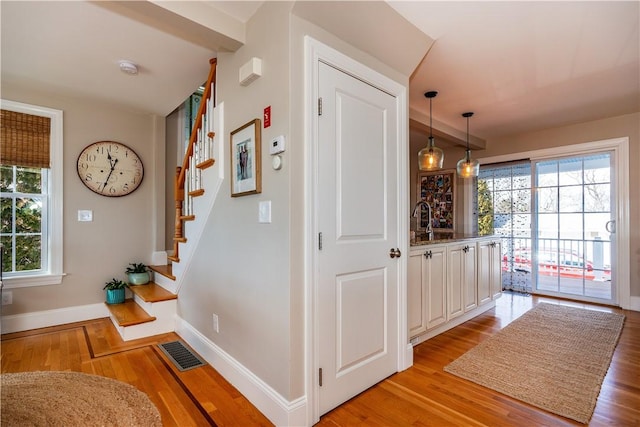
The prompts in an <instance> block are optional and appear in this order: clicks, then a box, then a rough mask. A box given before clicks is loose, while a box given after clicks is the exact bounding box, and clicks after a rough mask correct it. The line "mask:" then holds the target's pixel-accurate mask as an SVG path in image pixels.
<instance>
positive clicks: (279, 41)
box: [178, 2, 299, 397]
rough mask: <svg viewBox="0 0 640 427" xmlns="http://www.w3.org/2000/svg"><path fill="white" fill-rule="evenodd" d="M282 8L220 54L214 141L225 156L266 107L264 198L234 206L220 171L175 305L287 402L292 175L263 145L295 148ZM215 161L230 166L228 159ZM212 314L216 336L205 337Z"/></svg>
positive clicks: (266, 12)
mask: <svg viewBox="0 0 640 427" xmlns="http://www.w3.org/2000/svg"><path fill="white" fill-rule="evenodd" d="M289 9H290V4H289V3H287V2H267V3H265V4H264V5H263V6H262V7H261V8H260V9H259V10H258V12H257V13H256V15H254V16H253V18H252V19H251V20H250V21H249V22H248V25H247V36H246V44H245V46H243V47H242V48H240V49H239V50H238V51H237V52H235V53H224V54H223V53H221V54H219V55H218V67H217V76H216V79H217V81H218V93H217V102H218V103H221V102H224V103H225V124H224V127H225V129H226V130H227V134H226V135H220V136H217V137H216V141H215V143H216V144H224V149H225V151H226V154H228V152H229V132H231V131H233V130H234V129H237V128H239V127H240V126H242V125H244V124H245V123H247V122H249V121H250V120H253V119H255V118H260V119H262V114H263V109H264V108H265V107H266V106H268V105H270V106H271V114H272V121H271V123H272V124H271V127H270V128H268V129H262V156H261V157H262V193H261V194H256V195H248V196H244V197H237V198H232V197H231V196H230V184H229V179H228V177H229V172H227V177H226V182H224V183H223V186H222V188H221V190H220V193H219V194H218V197H217V199H216V204H215V206H214V209H213V212H212V213H211V215H210V217H209V222H208V223H207V224H206V226H205V232H204V235H203V236H202V237H201V239H200V246H199V247H198V249H197V251H196V255H195V256H194V259H193V262H192V264H191V267H190V268H189V270H188V271H187V274H186V276H185V280H184V283H185V285H184V286H183V288H182V290H181V291H180V295H179V299H178V311H179V312H178V314H179V316H180V317H181V318H183V319H184V320H186V321H187V322H188V323H189V324H191V325H192V326H194V327H195V328H196V329H198V331H199V332H200V333H202V334H203V335H205V336H206V337H207V338H209V339H210V340H211V341H213V342H214V343H215V344H216V345H217V346H219V347H220V348H222V349H223V350H224V351H225V352H226V353H228V354H229V355H230V356H231V357H233V358H234V359H236V360H237V361H238V362H240V363H241V364H242V365H243V366H244V367H246V368H247V369H249V370H251V371H252V372H253V373H254V374H255V375H257V376H258V377H259V378H261V379H262V380H263V381H264V382H266V383H267V384H269V385H270V386H271V387H272V388H273V389H274V390H276V391H277V392H278V393H279V394H281V395H282V396H285V397H289V396H290V390H289V382H290V376H289V362H290V361H289V349H290V346H291V344H290V342H291V338H290V335H289V330H290V322H291V319H290V316H289V309H290V307H289V292H290V284H291V280H290V276H289V267H290V249H289V236H290V210H289V206H290V191H289V185H290V180H291V175H290V173H291V168H290V164H289V156H288V153H285V154H284V166H283V168H282V169H281V170H280V171H274V170H273V169H272V168H271V158H270V155H269V152H268V141H270V140H271V138H273V137H275V136H278V135H281V134H282V135H285V136H286V137H287V138H288V140H287V145H288V147H291V146H292V145H295V144H297V143H299V142H298V141H295V140H292V139H290V138H289V137H290V130H289V61H290V59H289V49H288V45H289V22H288V21H289ZM254 56H256V57H259V58H261V59H262V61H263V63H262V65H263V76H262V77H261V78H259V79H257V80H256V81H254V82H253V83H252V84H251V85H249V86H247V87H243V86H240V85H239V83H238V69H239V68H240V67H241V66H242V65H243V64H245V63H246V62H247V61H248V60H249V59H250V58H252V57H254ZM217 161H224V162H225V164H226V165H229V159H228V157H226V158H224V159H217ZM226 169H227V170H228V166H227V168H226ZM205 191H206V190H205ZM263 200H270V201H271V207H272V223H271V224H259V223H258V202H260V201H263ZM187 227H188V224H187ZM214 313H215V314H217V315H218V316H219V325H220V332H219V333H215V332H214V331H213V326H212V314H214Z"/></svg>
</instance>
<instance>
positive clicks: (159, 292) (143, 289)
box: [129, 282, 178, 302]
mask: <svg viewBox="0 0 640 427" xmlns="http://www.w3.org/2000/svg"><path fill="white" fill-rule="evenodd" d="M129 289H131V292H133V293H134V294H136V295H138V296H139V297H140V298H142V300H143V301H145V302H160V301H169V300H172V299H177V298H178V296H177V295H176V294H172V293H171V292H169V291H168V290H166V289H165V288H163V287H162V286H160V285H158V284H156V283H154V282H149V283H147V284H146V285H129Z"/></svg>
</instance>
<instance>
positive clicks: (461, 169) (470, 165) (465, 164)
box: [456, 113, 480, 178]
mask: <svg viewBox="0 0 640 427" xmlns="http://www.w3.org/2000/svg"><path fill="white" fill-rule="evenodd" d="M471 116H473V113H462V117H464V118H466V119H467V151H466V153H465V155H464V157H463V158H462V159H460V160H459V161H458V165H457V166H456V171H457V172H458V176H459V177H460V178H475V177H476V176H478V175H479V174H480V162H478V161H477V160H474V159H472V158H471V150H470V149H469V117H471Z"/></svg>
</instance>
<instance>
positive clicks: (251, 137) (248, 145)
mask: <svg viewBox="0 0 640 427" xmlns="http://www.w3.org/2000/svg"><path fill="white" fill-rule="evenodd" d="M261 128H262V127H261V123H260V119H254V120H251V121H250V122H249V123H247V124H245V125H244V126H242V127H239V128H238V129H236V130H234V131H233V132H231V139H230V144H231V150H230V153H231V156H230V157H231V197H239V196H246V195H248V194H257V193H260V192H262V177H261V174H262V173H261V172H262V166H261V161H260V159H261V157H260V145H261V144H260V130H261Z"/></svg>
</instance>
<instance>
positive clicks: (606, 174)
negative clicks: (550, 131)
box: [476, 151, 616, 303]
mask: <svg viewBox="0 0 640 427" xmlns="http://www.w3.org/2000/svg"><path fill="white" fill-rule="evenodd" d="M612 161H613V154H612V152H608V151H607V152H601V153H593V154H584V155H574V156H571V157H558V158H546V159H544V160H537V161H529V160H526V161H520V162H513V163H508V164H497V165H488V166H483V167H482V168H481V171H480V176H479V177H478V186H477V208H476V212H477V213H478V231H479V232H480V233H481V234H498V235H500V236H501V237H502V251H503V253H502V260H503V262H502V279H503V289H509V290H515V291H519V292H534V293H538V294H546V295H555V296H560V297H567V298H572V299H579V300H588V301H596V302H602V303H615V299H616V295H615V286H612V283H615V282H612V270H614V269H615V263H613V262H612V260H615V254H614V253H613V252H614V248H615V244H614V243H615V242H614V240H613V239H614V238H615V223H614V221H613V219H614V218H615V212H614V207H615V206H616V203H615V192H614V186H613V176H614V174H613V167H612V164H613V163H612Z"/></svg>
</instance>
